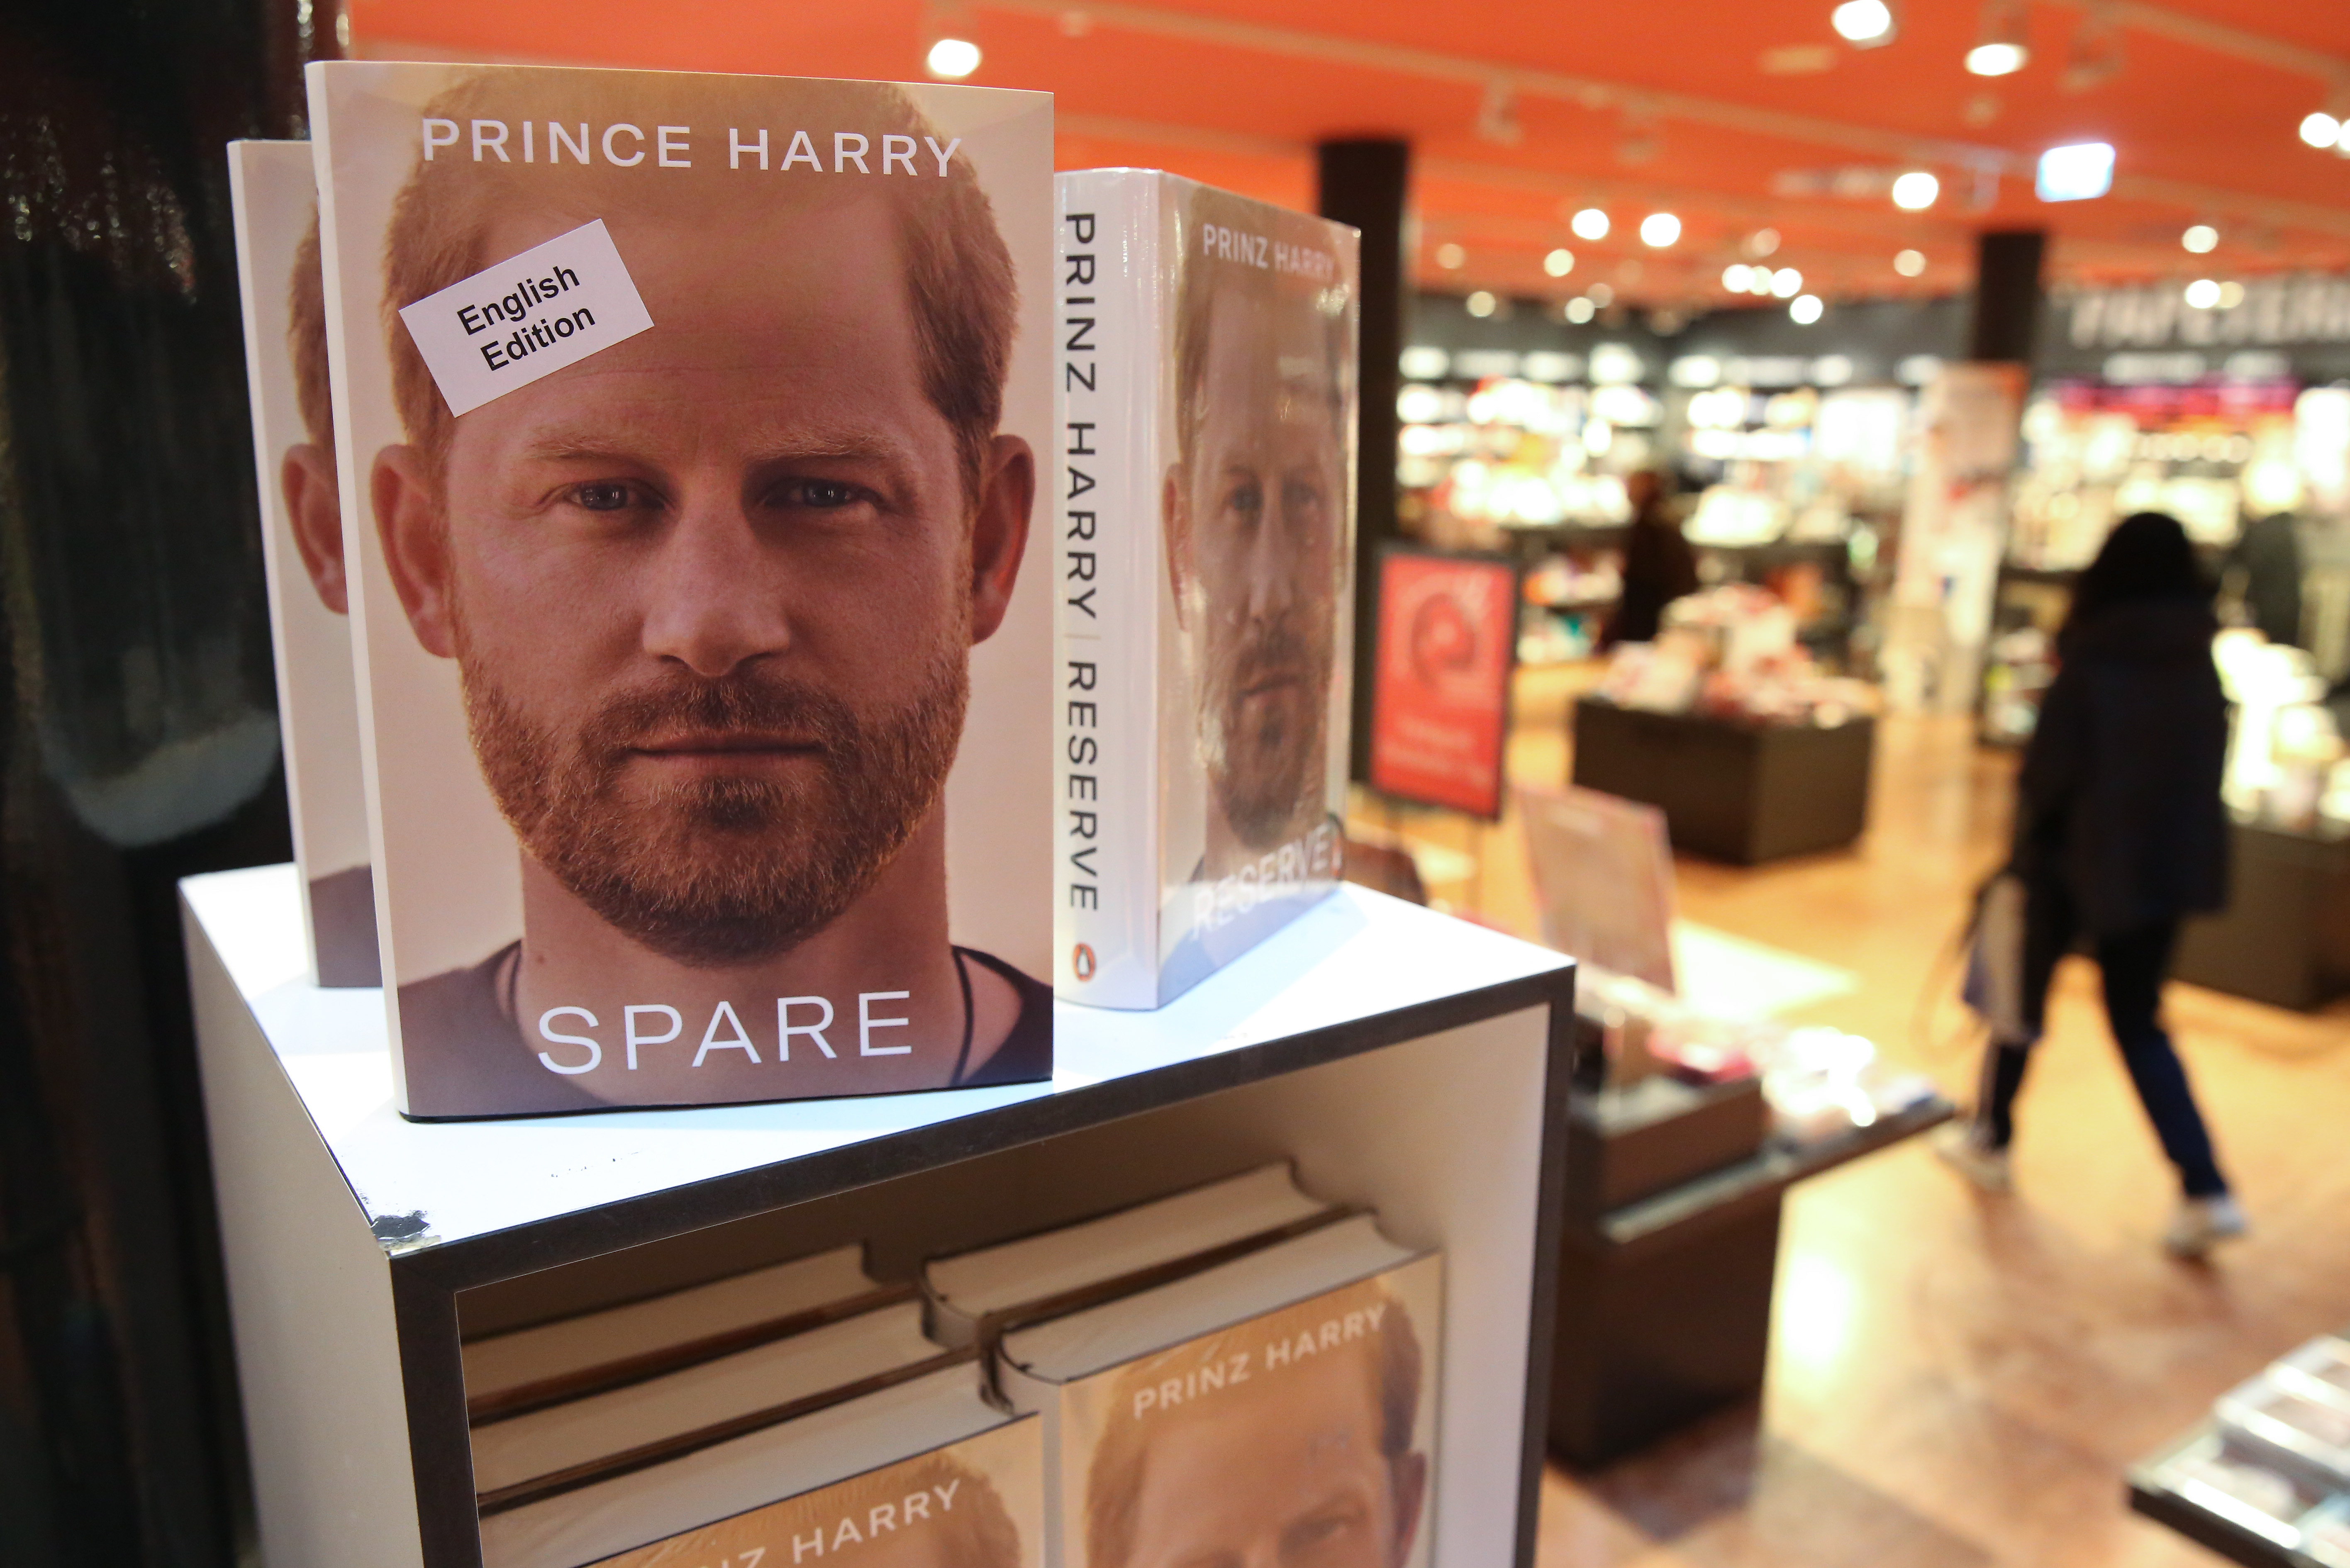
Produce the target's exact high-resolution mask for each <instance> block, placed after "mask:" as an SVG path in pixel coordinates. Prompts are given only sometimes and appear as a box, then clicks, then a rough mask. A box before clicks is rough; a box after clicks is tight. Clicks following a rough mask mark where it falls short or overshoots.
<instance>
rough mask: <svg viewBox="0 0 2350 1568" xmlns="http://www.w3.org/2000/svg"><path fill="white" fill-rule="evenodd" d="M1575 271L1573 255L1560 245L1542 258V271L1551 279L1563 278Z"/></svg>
mask: <svg viewBox="0 0 2350 1568" xmlns="http://www.w3.org/2000/svg"><path fill="white" fill-rule="evenodd" d="M1574 270H1575V253H1574V252H1573V251H1571V250H1568V249H1567V248H1566V247H1565V246H1564V245H1561V246H1560V247H1559V248H1558V249H1556V250H1555V251H1553V252H1551V253H1550V254H1548V255H1546V256H1544V257H1543V271H1544V272H1546V273H1548V274H1550V275H1551V276H1553V277H1565V275H1567V274H1568V273H1571V272H1573V271H1574Z"/></svg>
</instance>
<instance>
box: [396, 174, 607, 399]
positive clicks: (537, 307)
mask: <svg viewBox="0 0 2350 1568" xmlns="http://www.w3.org/2000/svg"><path fill="white" fill-rule="evenodd" d="M400 320H402V321H404V322H406V323H407V324H408V336H409V337H411V338H412V339H414V341H415V343H416V351H417V352H418V353H420V354H421V355H423V356H424V364H425V368H426V369H429V370H431V371H432V379H433V381H434V382H435V383H436V384H437V385H439V387H440V389H441V395H442V397H444V398H446V399H448V400H449V411H450V412H451V413H452V414H467V413H471V412H473V410H475V409H478V408H480V407H481V406H482V405H483V404H484V403H486V402H488V401H489V400H492V399H493V398H499V397H504V395H505V394H506V393H508V392H511V391H513V390H514V389H515V388H517V387H527V386H529V385H530V384H531V383H532V382H533V381H536V380H537V379H539V378H540V377H541V376H551V375H553V374H554V373H555V372H556V371H557V370H560V369H563V368H564V367H565V366H566V365H577V363H579V361H580V360H582V359H585V358H587V356H588V355H590V354H593V353H595V352H596V351H597V350H598V349H600V348H610V347H611V346H612V345H613V344H615V343H619V342H621V341H623V340H624V339H627V338H630V337H635V336H636V335H637V334H638V333H639V332H642V331H643V330H644V329H645V328H646V327H650V326H651V325H652V324H653V318H652V317H650V315H648V314H647V313H646V311H645V302H644V300H643V299H642V298H640V297H639V296H638V294H637V285H636V280H635V279H633V278H631V277H630V276H629V269H628V268H627V267H625V266H623V265H621V264H620V253H619V249H618V248H616V247H615V246H614V245H613V244H612V236H611V235H610V234H608V233H606V232H605V229H604V220H603V219H601V218H598V219H597V220H596V221H595V222H594V223H583V224H581V225H580V226H579V227H578V228H576V229H574V230H572V231H571V232H570V233H569V234H558V235H556V237H555V238H554V239H551V240H549V241H547V242H546V244H543V245H535V246H533V247H532V248H531V249H529V250H526V251H525V252H523V253H522V254H520V255H518V256H512V257H509V258H508V259H506V260H504V261H502V262H500V263H498V265H495V266H494V267H490V268H488V269H487V270H485V271H483V272H477V273H475V274H474V275H473V276H471V277H469V278H467V279H466V280H465V281H464V282H463V283H457V284H452V285H450V286H448V287H447V288H444V289H442V291H441V292H440V293H438V294H435V295H432V296H429V297H427V298H424V299H420V300H418V301H417V302H416V303H415V304H413V305H411V306H405V307H403V308H402V309H401V311H400Z"/></svg>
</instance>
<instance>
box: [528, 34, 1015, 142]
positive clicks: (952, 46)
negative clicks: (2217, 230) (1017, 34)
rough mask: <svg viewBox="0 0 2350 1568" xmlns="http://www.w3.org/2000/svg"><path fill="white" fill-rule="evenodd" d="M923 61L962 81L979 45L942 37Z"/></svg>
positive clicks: (976, 58) (935, 71)
mask: <svg viewBox="0 0 2350 1568" xmlns="http://www.w3.org/2000/svg"><path fill="white" fill-rule="evenodd" d="M923 63H924V64H925V65H927V66H929V67H930V69H931V75H932V76H934V77H946V78H949V79H951V80H954V81H961V80H962V78H965V77H967V76H969V75H971V73H972V72H973V71H975V70H977V69H979V46H978V45H977V44H974V43H972V41H971V40H970V39H969V38H941V39H940V40H939V41H938V42H937V43H935V44H932V45H931V53H930V57H929V58H928V59H926V60H925V61H924V62H923ZM550 145H551V144H550Z"/></svg>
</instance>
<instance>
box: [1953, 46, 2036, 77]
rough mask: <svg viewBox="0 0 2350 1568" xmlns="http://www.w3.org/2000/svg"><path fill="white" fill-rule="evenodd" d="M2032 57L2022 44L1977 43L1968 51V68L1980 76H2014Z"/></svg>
mask: <svg viewBox="0 0 2350 1568" xmlns="http://www.w3.org/2000/svg"><path fill="white" fill-rule="evenodd" d="M2031 57H2032V56H2031V53H2030V51H2028V50H2026V49H2025V48H2024V47H2023V46H2022V45H2021V44H1977V45H1976V46H1975V47H1973V48H1971V49H1969V50H1968V51H1967V69H1968V70H1969V71H1970V72H1971V73H1973V74H1974V75H1976V76H1979V77H2012V76H2013V75H2014V74H2015V73H2016V72H2018V71H2020V70H2022V68H2023V64H2024V62H2025V61H2026V60H2028V59H2030V58H2031Z"/></svg>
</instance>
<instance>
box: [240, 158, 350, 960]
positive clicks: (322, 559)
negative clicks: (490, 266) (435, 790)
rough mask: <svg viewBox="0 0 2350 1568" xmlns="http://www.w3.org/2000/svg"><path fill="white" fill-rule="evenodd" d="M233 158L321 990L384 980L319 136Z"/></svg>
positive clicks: (300, 830)
mask: <svg viewBox="0 0 2350 1568" xmlns="http://www.w3.org/2000/svg"><path fill="white" fill-rule="evenodd" d="M228 159H229V164H228V171H229V196H230V207H231V213H232V217H233V221H234V224H235V228H236V264H237V291H238V294H239V296H241V298H242V301H243V304H244V371H245V382H246V387H247V389H248V393H249V395H250V396H251V398H252V400H253V455H254V462H255V466H256V468H257V469H258V473H257V475H256V480H257V492H258V494H259V497H260V502H261V558H262V563H263V566H264V569H265V571H266V573H267V575H268V578H269V623H270V633H271V636H272V638H273V639H274V641H275V644H276V660H277V711H278V717H279V719H280V721H281V722H280V732H281V733H282V734H283V735H284V737H285V743H286V797H287V799H286V804H287V805H288V806H289V807H290V808H291V813H290V815H291V816H292V818H293V825H294V861H295V865H296V867H297V869H298V870H299V871H300V873H301V878H302V910H303V917H304V919H303V925H304V929H305V931H306V932H307V935H308V937H309V940H310V961H311V973H312V974H313V975H314V976H316V977H317V981H318V983H319V984H320V985H330V986H366V985H380V984H382V983H383V979H382V971H381V969H380V966H379V964H378V962H377V955H376V940H375V889H374V886H373V884H372V882H371V880H370V879H369V874H368V827H367V797H366V792H365V790H364V789H363V788H362V786H361V784H360V783H359V707H358V698H357V697H356V695H355V694H354V692H353V690H352V674H351V629H350V621H349V618H348V609H347V607H346V603H345V578H344V575H343V515H342V504H341V502H340V500H339V499H338V485H337V483H336V472H335V429H334V415H333V412H332V411H331V410H330V408H329V407H328V397H327V317H326V303H325V297H324V295H323V293H322V290H321V285H320V281H319V275H318V200H317V187H316V186H315V184H314V183H313V182H312V179H311V173H310V144H309V143H308V142H307V141H232V142H230V143H229V144H228Z"/></svg>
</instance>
